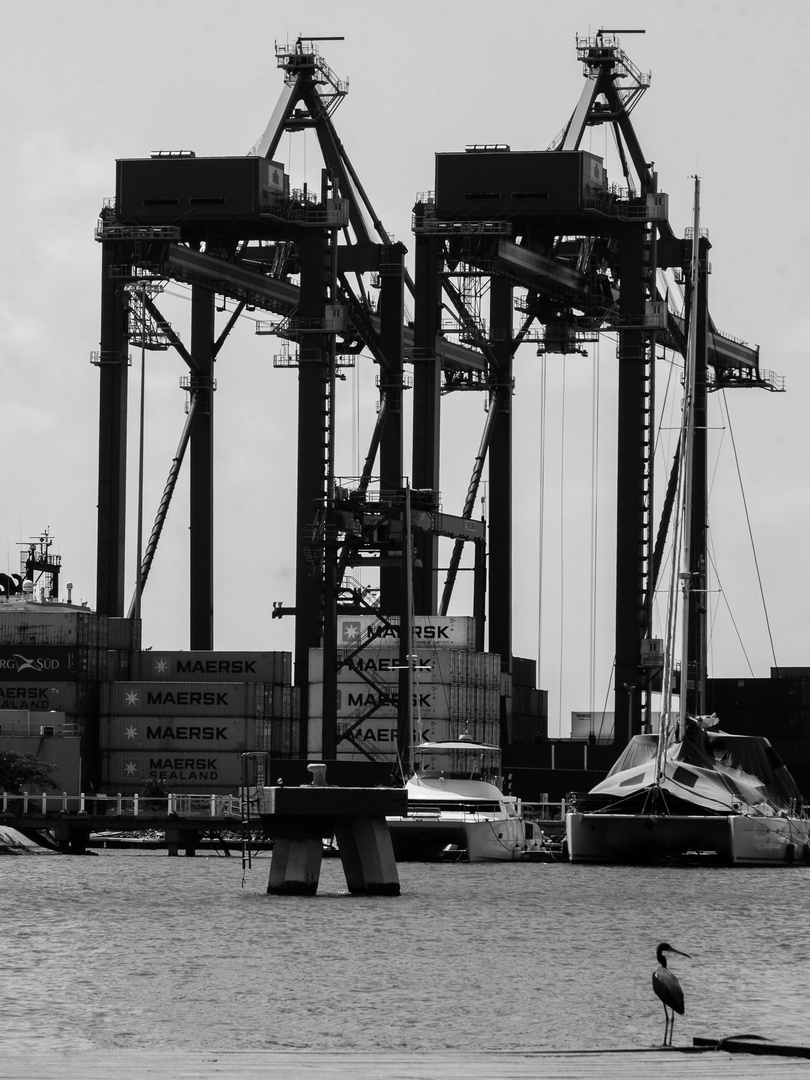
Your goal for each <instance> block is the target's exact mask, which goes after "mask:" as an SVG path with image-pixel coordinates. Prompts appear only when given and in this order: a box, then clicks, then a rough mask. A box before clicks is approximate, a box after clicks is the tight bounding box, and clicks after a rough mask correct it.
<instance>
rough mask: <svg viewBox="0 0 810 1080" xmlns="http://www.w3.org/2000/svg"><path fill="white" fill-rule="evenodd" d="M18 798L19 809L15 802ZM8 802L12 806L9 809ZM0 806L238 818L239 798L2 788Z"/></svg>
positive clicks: (21, 812)
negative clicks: (74, 792)
mask: <svg viewBox="0 0 810 1080" xmlns="http://www.w3.org/2000/svg"><path fill="white" fill-rule="evenodd" d="M20 802H22V809H21V810H20V809H19V806H18V804H19V803H20ZM9 803H11V804H12V807H13V809H9ZM0 810H2V813H3V814H9V815H11V816H14V817H21V816H23V817H24V816H26V815H28V814H42V815H43V816H46V815H48V814H51V815H56V814H71V813H73V814H82V815H88V816H91V817H92V816H98V817H142V816H150V817H161V816H164V815H165V816H166V817H191V818H206V817H208V818H222V817H232V818H235V819H237V820H240V821H241V818H242V810H241V802H240V800H239V798H238V797H237V796H235V795H180V794H169V795H160V796H157V797H152V796H144V795H126V796H125V795H122V794H121V793H120V792H118V793H117V794H116V795H93V794H87V793H86V792H81V793H80V794H78V795H68V794H67V792H65V791H63V792H62V793H61V794H59V795H47V794H45V793H43V794H37V793H32V792H28V791H23V792H22V794H20V795H17V794H15V793H13V792H9V791H4V792H2V795H0Z"/></svg>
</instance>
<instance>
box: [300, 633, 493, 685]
mask: <svg viewBox="0 0 810 1080" xmlns="http://www.w3.org/2000/svg"><path fill="white" fill-rule="evenodd" d="M411 656H412V657H415V661H414V672H413V680H414V685H421V684H422V683H442V684H444V685H447V686H451V685H465V686H467V685H469V686H482V687H483V686H493V687H497V686H498V685H499V682H500V676H499V675H498V678H497V680H493V678H492V672H493V671H494V670H497V672H498V673H499V672H500V659H501V658H500V656H498V655H497V654H494V653H480V652H473V651H472V650H471V649H462V648H453V649H448V648H440V647H435V646H430V645H416V646H415V648H414V652H413V653H412V654H411ZM323 660H324V652H323V649H310V651H309V679H310V682H323ZM493 661H495V663H494V664H493ZM496 665H497V667H496ZM400 667H401V660H400V655H399V649H398V648H392V647H391V645H390V642H389V643H386V644H382V643H381V642H379V641H376V640H371V641H369V643H368V645H367V646H366V647H365V648H364V649H361V650H360V652H358V653H357V654H356V655H354V656H352V658H351V659H350V660H349V661H347V662H346V663H345V664H342V665H341V666H340V667H339V668H338V673H337V677H338V681H339V682H342V683H343V682H355V683H359V682H364V681H365V680H364V679H363V675H367V676H368V677H369V678H371V679H373V680H378V681H380V682H386V683H395V682H396V681H397V680H398V679H399V672H400Z"/></svg>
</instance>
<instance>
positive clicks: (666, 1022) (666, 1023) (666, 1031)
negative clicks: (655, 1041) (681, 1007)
mask: <svg viewBox="0 0 810 1080" xmlns="http://www.w3.org/2000/svg"><path fill="white" fill-rule="evenodd" d="M662 1004H663V1002H662ZM668 1034H669V1012H668V1011H667V1007H666V1005H664V1041H663V1043H662V1044H661V1045H662V1046H666V1045H667V1035H668Z"/></svg>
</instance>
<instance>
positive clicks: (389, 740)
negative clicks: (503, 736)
mask: <svg viewBox="0 0 810 1080" xmlns="http://www.w3.org/2000/svg"><path fill="white" fill-rule="evenodd" d="M320 724H321V721H311V722H310V739H312V737H313V735H314V737H315V738H316V739H317V746H318V747H320V746H321V745H322V744H321V737H322V733H321V728H320ZM339 732H340V729H339ZM461 735H468V736H469V737H470V738H471V739H475V740H476V741H477V742H483V743H486V744H487V745H489V746H499V745H500V726H499V724H496V723H493V722H486V723H485V722H483V721H480V722H472V723H464V722H459V721H457V720H434V721H431V722H426V723H423V724H422V726H421V728H420V727H418V726H415V727H414V731H413V741H414V743H417V742H419V741H421V739H423V738H424V739H426V740H428V741H430V742H446V741H454V740H456V739H458V738H459V737H460V736H461ZM352 737H353V739H354V742H355V743H356V744H358V745H354V744H353V743H352V742H351V741H350V740H349V739H345V738H341V739H339V741H338V743H337V757H338V759H339V760H344V761H345V760H350V759H353V760H357V759H362V758H363V757H366V756H368V757H371V758H372V759H373V760H378V759H379V758H380V757H387V758H390V759H391V761H392V762H394V761H396V758H397V728H396V725H390V726H386V725H385V722H384V721H381V720H376V719H375V718H374V717H369V719H368V720H366V721H364V722H363V723H362V724H361V725H360V726H358V727H357V728H355V729H354V730H353V731H352ZM363 751H365V754H364V753H363Z"/></svg>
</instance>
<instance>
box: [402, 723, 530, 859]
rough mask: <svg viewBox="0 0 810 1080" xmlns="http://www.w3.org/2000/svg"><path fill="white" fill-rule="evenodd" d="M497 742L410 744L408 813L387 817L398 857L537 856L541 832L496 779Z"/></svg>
mask: <svg viewBox="0 0 810 1080" xmlns="http://www.w3.org/2000/svg"><path fill="white" fill-rule="evenodd" d="M500 754H501V751H500V748H499V747H497V746H488V745H486V744H484V743H477V742H475V741H474V740H473V739H471V738H470V737H469V736H467V735H462V736H461V737H460V738H459V739H457V740H453V741H448V742H426V741H422V742H420V743H419V744H418V745H416V746H414V747H413V756H414V769H413V772H412V774H411V776H410V777H409V778H408V780H407V782H406V784H405V787H406V790H407V792H408V816H407V817H390V818H388V819H387V820H388V827H389V830H390V833H391V840H392V841H393V845H394V854H395V855H396V858H397V859H398V860H401V861H408V860H411V861H420V862H426V861H436V860H440V859H458V860H459V861H467V862H503V861H516V860H522V859H529V858H533V857H540V856H541V855H542V853H543V852H544V850H545V846H546V845H545V838H544V836H543V833H542V831H541V830H540V829H539V827H538V826H537V825H536V824H534V823H533V822H531V821H527V820H526V819H525V817H524V815H523V807H522V804H521V801H520V799H517V798H515V796H513V795H504V793H503V791H502V790H501V787H500V777H499V771H500Z"/></svg>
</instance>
